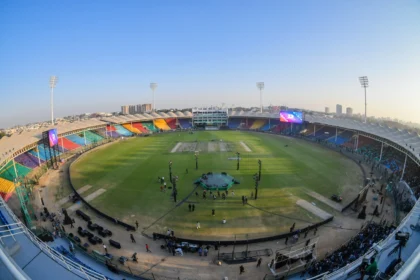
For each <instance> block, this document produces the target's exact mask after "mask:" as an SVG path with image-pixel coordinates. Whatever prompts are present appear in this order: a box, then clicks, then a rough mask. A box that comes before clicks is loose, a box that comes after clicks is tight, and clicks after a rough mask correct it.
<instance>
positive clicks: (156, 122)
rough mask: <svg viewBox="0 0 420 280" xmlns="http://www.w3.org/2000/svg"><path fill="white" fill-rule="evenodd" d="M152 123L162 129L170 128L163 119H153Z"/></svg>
mask: <svg viewBox="0 0 420 280" xmlns="http://www.w3.org/2000/svg"><path fill="white" fill-rule="evenodd" d="M153 123H154V125H155V126H156V127H157V128H159V129H162V130H171V128H170V127H169V126H168V124H167V123H166V122H165V120H164V119H155V120H154V121H153Z"/></svg>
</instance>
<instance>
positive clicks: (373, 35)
mask: <svg viewBox="0 0 420 280" xmlns="http://www.w3.org/2000/svg"><path fill="white" fill-rule="evenodd" d="M419 70H420V1H417V0H407V1H387V0H376V1H375V0H372V1H359V0H354V1H335V0H329V1H325V0H318V1H299V0H297V1H280V0H276V1H264V0H260V1H257V0H256V1H247V0H242V1H236V0H232V1H230V0H212V1H206V0H203V1H176V0H168V1H157V0H155V1H129V0H124V1H116V0H115V1H107V0H101V1H97V0H92V1H79V0H74V1H47V0H44V1H20V0H16V1H0V128H2V127H3V128H5V127H9V126H12V125H17V124H26V123H30V122H35V121H43V120H48V119H50V114H51V113H50V90H49V77H50V76H51V75H57V76H58V77H59V81H58V83H57V86H56V88H55V90H54V114H55V116H56V117H63V116H67V115H74V114H81V113H85V112H113V111H119V110H120V106H121V105H125V104H127V105H128V104H140V103H151V101H152V93H151V90H150V88H149V84H150V82H156V83H158V88H157V89H156V97H155V102H156V108H157V109H162V108H187V107H193V106H206V105H221V104H222V103H225V104H226V106H229V107H230V106H232V105H235V106H259V91H258V89H257V87H256V82H264V83H265V89H264V92H263V104H264V105H265V106H268V105H270V104H272V105H286V106H289V107H299V108H305V109H313V110H321V111H323V110H324V107H325V106H328V107H330V109H331V111H335V105H336V104H342V105H343V107H344V108H345V107H352V108H353V109H354V111H355V113H362V112H363V111H364V92H363V89H362V88H361V86H360V84H359V81H358V77H359V76H368V78H369V83H370V85H369V88H368V101H367V102H368V116H369V115H375V116H378V117H386V116H388V117H393V118H398V119H402V120H406V121H414V122H420V113H419V109H418V108H419V106H420V78H419V73H420V72H419Z"/></svg>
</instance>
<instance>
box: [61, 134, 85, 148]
mask: <svg viewBox="0 0 420 280" xmlns="http://www.w3.org/2000/svg"><path fill="white" fill-rule="evenodd" d="M66 138H67V139H68V140H70V141H71V142H73V143H76V144H77V145H80V146H85V143H86V145H89V144H90V141H89V140H87V139H86V142H85V138H83V137H80V136H79V135H77V134H72V135H67V136H66Z"/></svg>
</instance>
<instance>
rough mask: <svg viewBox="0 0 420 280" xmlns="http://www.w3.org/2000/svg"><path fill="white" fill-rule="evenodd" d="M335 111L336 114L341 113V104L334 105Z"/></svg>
mask: <svg viewBox="0 0 420 280" xmlns="http://www.w3.org/2000/svg"><path fill="white" fill-rule="evenodd" d="M335 113H336V114H337V115H341V114H343V106H341V105H340V104H337V105H336V106H335Z"/></svg>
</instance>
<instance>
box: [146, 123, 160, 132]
mask: <svg viewBox="0 0 420 280" xmlns="http://www.w3.org/2000/svg"><path fill="white" fill-rule="evenodd" d="M142 125H143V126H144V127H145V128H147V129H148V130H149V131H150V132H157V131H158V130H157V128H156V127H155V126H154V124H153V123H148V122H145V123H142Z"/></svg>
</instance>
